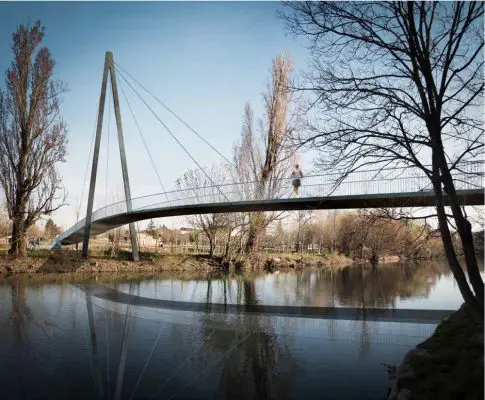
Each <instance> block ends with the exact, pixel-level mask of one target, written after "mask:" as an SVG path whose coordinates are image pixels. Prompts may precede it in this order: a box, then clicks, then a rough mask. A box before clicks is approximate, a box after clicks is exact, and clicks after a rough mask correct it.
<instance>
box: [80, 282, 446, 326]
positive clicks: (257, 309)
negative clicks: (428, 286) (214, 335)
mask: <svg viewBox="0 0 485 400" xmlns="http://www.w3.org/2000/svg"><path fill="white" fill-rule="evenodd" d="M78 288H79V289H81V290H83V291H84V292H85V293H89V294H91V295H92V296H94V297H97V298H99V299H102V300H107V301H112V302H116V303H119V304H126V305H132V306H138V307H150V308H159V309H164V310H178V311H191V312H206V313H207V312H208V313H222V314H244V315H263V316H273V317H290V318H317V319H333V320H345V321H375V322H404V323H416V324H438V323H439V322H441V321H442V320H443V319H445V318H446V317H448V316H450V315H451V314H452V313H453V312H454V311H453V310H411V309H389V308H336V307H313V306H304V307H300V306H279V305H263V304H251V305H249V304H223V303H209V304H208V303H193V302H187V301H174V300H163V299H154V298H149V297H141V296H136V295H133V294H129V293H124V292H120V291H119V290H117V289H113V288H109V287H106V286H103V285H83V286H78Z"/></svg>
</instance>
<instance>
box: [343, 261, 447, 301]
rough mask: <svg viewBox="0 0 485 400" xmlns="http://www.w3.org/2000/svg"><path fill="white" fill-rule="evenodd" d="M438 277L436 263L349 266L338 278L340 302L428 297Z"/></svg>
mask: <svg viewBox="0 0 485 400" xmlns="http://www.w3.org/2000/svg"><path fill="white" fill-rule="evenodd" d="M440 276H441V270H440V269H439V268H436V265H433V264H429V265H396V266H390V267H382V268H377V269H371V268H365V267H364V268H348V269H347V270H345V271H343V276H342V279H337V282H336V294H337V296H338V298H339V301H340V302H341V303H343V304H345V305H347V306H353V307H367V308H372V307H387V306H390V305H393V304H394V302H395V300H396V299H397V298H401V299H406V298H410V297H413V296H424V297H427V296H429V293H430V291H431V288H432V287H433V286H434V285H435V284H436V282H437V280H438V279H439V277H440Z"/></svg>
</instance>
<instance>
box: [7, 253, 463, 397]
mask: <svg viewBox="0 0 485 400" xmlns="http://www.w3.org/2000/svg"><path fill="white" fill-rule="evenodd" d="M140 297H141V298H143V299H145V303H143V304H142V303H138V302H137V301H138V300H137V299H139V298H140ZM126 299H128V300H129V301H125V300H126ZM130 299H135V300H136V301H132V300H130ZM147 299H148V300H147ZM175 301H176V302H183V303H174V302H175ZM152 303H153V304H152ZM461 303H462V300H461V296H460V294H459V292H458V288H457V286H456V284H455V283H454V280H453V277H452V275H451V273H450V271H449V270H448V269H447V267H446V266H444V265H443V264H442V263H439V262H430V263H426V264H423V265H386V266H381V267H380V268H379V269H378V270H372V269H370V268H367V267H365V268H360V267H350V268H347V269H345V270H343V271H340V272H333V273H331V272H328V271H321V270H310V269H304V270H302V271H299V272H288V273H286V272H285V273H283V272H281V273H273V274H255V275H251V276H238V275H233V276H212V277H210V278H207V277H201V276H195V275H190V274H157V275H147V274H145V275H140V274H138V275H113V274H111V275H97V276H94V275H91V276H83V275H38V276H36V275H31V276H26V275H16V276H15V275H14V276H10V277H4V278H3V279H1V280H0V338H1V340H0V399H36V400H38V399H49V400H51V399H96V398H98V399H306V400H307V399H361V400H365V399H373V400H375V399H385V398H386V395H387V391H388V388H389V387H390V386H392V384H393V382H392V376H390V374H389V373H388V369H387V367H386V365H393V364H397V363H398V362H399V361H400V360H401V359H402V357H403V355H404V353H405V352H406V351H407V350H409V349H411V348H412V347H414V346H415V345H416V344H418V343H419V342H421V341H423V340H424V339H425V338H426V337H428V336H429V335H430V334H431V333H432V332H433V330H434V329H435V327H436V323H429V322H428V323H416V321H414V322H412V323H409V322H396V321H394V322H382V321H377V322H376V321H369V320H363V319H361V320H350V321H349V320H339V319H322V318H315V316H313V317H308V318H307V317H301V316H299V315H298V314H296V315H285V310H290V311H291V310H299V309H300V308H298V307H337V308H339V309H344V308H358V309H361V310H362V309H364V310H371V309H373V308H391V309H394V310H399V309H415V310H456V309H457V308H458V307H459V306H460V304H461ZM179 304H182V305H184V306H181V307H179V306H178V305H179ZM191 304H195V305H198V306H201V307H202V308H201V309H200V310H195V311H194V310H193V309H191V307H190V305H191ZM221 304H222V306H221ZM224 304H225V305H226V307H227V310H230V309H231V307H233V311H231V312H229V311H228V312H224V308H223V307H224ZM237 305H240V306H244V307H246V306H247V307H249V308H246V309H245V308H244V307H243V308H242V309H241V308H240V309H236V311H234V307H236V308H237V307H238V306H237ZM261 306H265V307H267V309H268V310H270V309H271V307H270V306H282V307H280V308H281V309H282V310H283V311H282V312H280V313H278V314H271V313H270V312H269V311H268V313H266V312H265V308H264V307H261ZM221 307H222V308H221ZM250 307H256V308H257V307H260V308H259V309H258V310H259V311H258V312H244V311H248V310H249V311H251V310H252V309H251V308H250ZM256 308H255V309H256ZM238 310H239V311H241V310H242V311H243V312H238ZM214 311H215V312H214ZM344 311H345V310H344ZM365 315H367V314H365ZM369 315H370V314H369Z"/></svg>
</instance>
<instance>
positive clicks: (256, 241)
mask: <svg viewBox="0 0 485 400" xmlns="http://www.w3.org/2000/svg"><path fill="white" fill-rule="evenodd" d="M257 214H261V213H257ZM261 219H262V216H260V215H254V214H253V215H251V222H250V224H249V233H248V240H247V242H246V253H248V254H253V253H258V252H259V250H260V247H261V233H262V230H263V228H264V227H263V226H262V223H261V222H262V221H261Z"/></svg>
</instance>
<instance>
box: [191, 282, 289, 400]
mask: <svg viewBox="0 0 485 400" xmlns="http://www.w3.org/2000/svg"><path fill="white" fill-rule="evenodd" d="M226 286H229V287H230V286H231V285H230V282H227V283H226V285H225V286H224V287H226ZM237 292H238V293H237V298H239V299H240V298H244V301H243V304H245V305H252V304H256V303H257V292H256V284H255V281H254V280H251V279H238V280H237ZM226 318H227V319H226V320H225V322H224V323H222V326H221V327H222V329H216V330H214V328H213V327H212V325H211V323H210V317H208V316H204V317H203V319H202V321H201V323H202V333H203V337H204V340H205V347H206V349H208V350H209V351H212V350H215V351H216V352H217V354H218V356H220V355H222V354H225V353H227V354H226V356H225V357H223V358H222V359H221V361H220V363H221V364H222V367H221V371H222V372H221V376H220V386H219V390H220V392H219V393H220V397H221V398H229V399H248V398H254V399H267V398H281V399H283V398H287V397H289V396H290V394H291V388H292V383H293V381H292V376H293V375H294V372H295V368H296V360H295V359H294V357H292V355H291V354H290V352H289V349H288V345H287V344H286V343H284V342H282V340H285V339H284V338H282V337H279V340H278V338H277V336H276V334H275V333H274V327H273V326H272V325H271V323H272V320H271V319H270V318H265V317H264V316H263V317H258V316H247V315H246V316H244V315H235V316H231V317H229V316H227V317H226ZM249 332H251V333H250V334H249ZM237 343H239V344H238V345H237V347H235V348H234V349H233V350H232V351H231V352H227V351H228V349H231V347H233V346H234V345H235V344H237ZM202 357H204V356H202ZM200 361H202V360H200V358H199V362H200Z"/></svg>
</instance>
